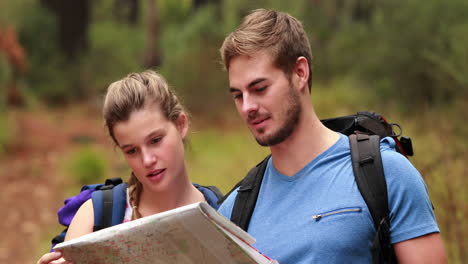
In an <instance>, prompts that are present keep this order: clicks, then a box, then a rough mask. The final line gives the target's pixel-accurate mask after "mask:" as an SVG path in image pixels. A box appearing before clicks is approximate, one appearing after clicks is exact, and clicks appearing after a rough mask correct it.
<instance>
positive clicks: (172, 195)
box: [37, 71, 213, 264]
mask: <svg viewBox="0 0 468 264" xmlns="http://www.w3.org/2000/svg"><path fill="white" fill-rule="evenodd" d="M103 116H104V120H105V125H106V127H107V129H108V132H109V135H110V136H111V138H112V139H113V140H114V142H115V144H116V145H117V146H118V147H119V148H120V150H121V151H122V153H123V155H124V157H125V159H126V161H127V163H128V165H129V166H130V168H131V169H132V174H131V177H130V180H129V182H128V185H129V187H128V189H127V194H128V196H127V197H129V198H128V201H127V203H128V204H127V208H126V211H125V217H124V222H126V221H130V220H133V219H137V218H140V217H144V216H149V215H152V214H156V213H161V212H164V211H167V210H170V209H174V208H177V207H180V206H184V205H187V204H191V203H195V202H200V201H207V199H206V197H205V196H204V194H203V193H206V192H205V191H204V192H203V193H202V192H200V191H199V190H198V189H197V188H196V187H195V186H194V185H192V184H191V182H190V179H189V177H188V174H187V168H186V164H185V153H184V144H183V141H184V139H185V138H186V136H187V132H188V128H189V119H188V116H187V113H186V112H185V110H184V108H183V107H182V105H181V104H180V102H179V101H178V99H177V97H176V95H175V94H174V92H173V91H172V90H171V89H169V87H168V85H167V83H166V81H165V80H164V78H163V77H162V76H161V75H159V74H157V73H155V72H153V71H145V72H143V73H132V74H129V75H128V76H127V77H126V78H124V79H122V80H120V81H117V82H114V83H112V84H111V85H110V86H109V88H108V90H107V94H106V98H105V100H104V107H103ZM208 196H210V195H207V197H208ZM210 197H212V196H210ZM209 202H210V203H211V204H213V201H212V199H210V201H209ZM93 224H94V213H93V205H92V201H91V200H88V201H87V202H85V203H84V204H83V205H82V206H81V207H80V209H79V210H78V212H77V213H76V215H75V217H74V218H73V220H72V222H71V224H70V227H69V229H68V232H67V234H66V237H65V240H70V239H73V238H76V237H79V236H82V235H84V234H88V233H91V232H93ZM37 263H38V264H45V263H50V264H55V263H70V262H68V261H66V260H65V259H63V258H62V256H61V253H60V252H52V253H47V254H45V255H43V256H42V257H41V258H40V259H39V261H38V262H37Z"/></svg>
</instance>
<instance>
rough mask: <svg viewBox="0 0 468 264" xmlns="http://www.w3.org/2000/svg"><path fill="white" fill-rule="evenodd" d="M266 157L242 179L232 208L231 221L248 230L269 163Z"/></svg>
mask: <svg viewBox="0 0 468 264" xmlns="http://www.w3.org/2000/svg"><path fill="white" fill-rule="evenodd" d="M269 158H270V156H268V157H266V158H265V159H264V160H263V161H262V162H260V163H259V164H258V165H257V166H256V167H254V168H252V169H251V170H250V171H249V173H247V176H246V177H245V178H244V179H243V180H242V182H241V184H240V186H239V190H238V191H237V192H238V193H237V197H236V200H235V202H234V207H233V209H232V214H231V221H232V222H234V223H235V224H237V225H238V226H239V227H240V228H242V229H244V230H245V231H247V229H248V227H249V222H250V218H251V217H252V213H253V211H254V209H255V205H256V203H257V197H258V194H259V192H260V187H261V185H262V180H263V175H264V174H265V169H266V166H267V164H268V159H269Z"/></svg>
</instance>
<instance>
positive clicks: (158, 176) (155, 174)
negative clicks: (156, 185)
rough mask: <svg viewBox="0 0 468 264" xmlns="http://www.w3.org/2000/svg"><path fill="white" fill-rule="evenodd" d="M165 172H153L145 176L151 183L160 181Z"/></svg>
mask: <svg viewBox="0 0 468 264" xmlns="http://www.w3.org/2000/svg"><path fill="white" fill-rule="evenodd" d="M165 171H166V169H159V170H154V171H152V172H150V173H149V174H148V175H146V177H147V178H148V179H150V180H151V181H160V180H161V179H162V178H163V176H164V172H165Z"/></svg>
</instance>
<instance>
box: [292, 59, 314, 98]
mask: <svg viewBox="0 0 468 264" xmlns="http://www.w3.org/2000/svg"><path fill="white" fill-rule="evenodd" d="M309 73H310V71H309V63H308V61H307V59H306V58H305V57H303V56H301V57H299V58H297V60H296V65H295V66H294V69H293V77H294V78H293V81H295V82H296V83H295V84H296V85H297V87H299V88H300V89H306V90H307V91H308V90H309V83H308V81H309V78H311V76H309V75H310V74H309Z"/></svg>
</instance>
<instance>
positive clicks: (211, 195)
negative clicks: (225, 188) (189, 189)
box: [192, 183, 223, 209]
mask: <svg viewBox="0 0 468 264" xmlns="http://www.w3.org/2000/svg"><path fill="white" fill-rule="evenodd" d="M192 184H193V186H195V188H197V190H198V191H199V192H201V193H202V194H203V196H204V197H205V200H206V202H207V203H208V204H209V205H210V206H211V207H213V208H214V209H218V207H219V203H218V201H219V199H221V198H222V197H223V194H222V193H221V191H220V190H219V189H218V187H216V186H212V185H211V186H204V185H200V184H197V183H192Z"/></svg>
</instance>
